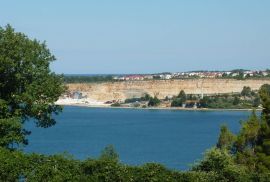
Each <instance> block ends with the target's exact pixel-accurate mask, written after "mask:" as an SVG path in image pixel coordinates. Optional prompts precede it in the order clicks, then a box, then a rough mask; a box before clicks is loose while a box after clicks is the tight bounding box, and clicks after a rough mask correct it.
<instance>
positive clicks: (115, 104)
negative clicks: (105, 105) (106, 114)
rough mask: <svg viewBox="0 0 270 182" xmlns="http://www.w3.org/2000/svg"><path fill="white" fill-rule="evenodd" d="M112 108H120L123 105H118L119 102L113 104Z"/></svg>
mask: <svg viewBox="0 0 270 182" xmlns="http://www.w3.org/2000/svg"><path fill="white" fill-rule="evenodd" d="M111 106H112V107H120V106H121V104H120V103H118V102H116V103H113V104H111Z"/></svg>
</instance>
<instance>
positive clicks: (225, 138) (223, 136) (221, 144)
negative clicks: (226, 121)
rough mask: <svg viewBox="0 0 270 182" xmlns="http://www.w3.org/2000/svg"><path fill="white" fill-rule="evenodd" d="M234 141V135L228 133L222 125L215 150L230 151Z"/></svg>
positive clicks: (226, 128)
mask: <svg viewBox="0 0 270 182" xmlns="http://www.w3.org/2000/svg"><path fill="white" fill-rule="evenodd" d="M234 141H235V135H234V134H233V133H231V132H230V130H229V129H228V127H227V126H225V125H222V126H221V129H220V135H219V138H218V142H217V148H220V149H224V148H225V149H230V148H231V147H232V145H233V142H234Z"/></svg>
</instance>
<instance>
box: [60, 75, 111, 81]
mask: <svg viewBox="0 0 270 182" xmlns="http://www.w3.org/2000/svg"><path fill="white" fill-rule="evenodd" d="M112 81H116V80H114V79H113V76H111V75H97V76H87V75H85V76H80V75H65V76H64V82H65V83H95V82H112Z"/></svg>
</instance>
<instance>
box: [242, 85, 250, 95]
mask: <svg viewBox="0 0 270 182" xmlns="http://www.w3.org/2000/svg"><path fill="white" fill-rule="evenodd" d="M241 95H242V96H245V97H250V96H251V88H250V87H246V86H244V88H243V90H242V91H241Z"/></svg>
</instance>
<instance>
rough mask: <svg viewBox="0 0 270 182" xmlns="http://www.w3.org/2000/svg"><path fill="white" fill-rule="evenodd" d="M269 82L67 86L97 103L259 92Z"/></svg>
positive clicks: (211, 80) (195, 81)
mask: <svg viewBox="0 0 270 182" xmlns="http://www.w3.org/2000/svg"><path fill="white" fill-rule="evenodd" d="M266 83H268V84H270V80H254V79H252V80H233V79H187V80H152V81H123V82H105V83H76V84H67V86H68V89H69V91H71V92H73V91H80V92H82V93H83V94H85V95H87V96H88V98H91V99H93V100H97V101H108V100H125V99H126V98H133V97H141V96H142V95H143V94H144V93H149V94H150V95H152V96H154V95H156V96H157V97H158V98H160V99H163V98H165V97H166V96H172V95H177V94H178V93H179V91H180V90H184V91H185V92H186V93H188V94H202V93H203V94H205V95H207V94H218V93H232V92H241V90H242V89H243V87H244V86H249V87H250V88H251V89H252V90H258V89H259V88H260V87H261V85H263V84H266Z"/></svg>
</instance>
